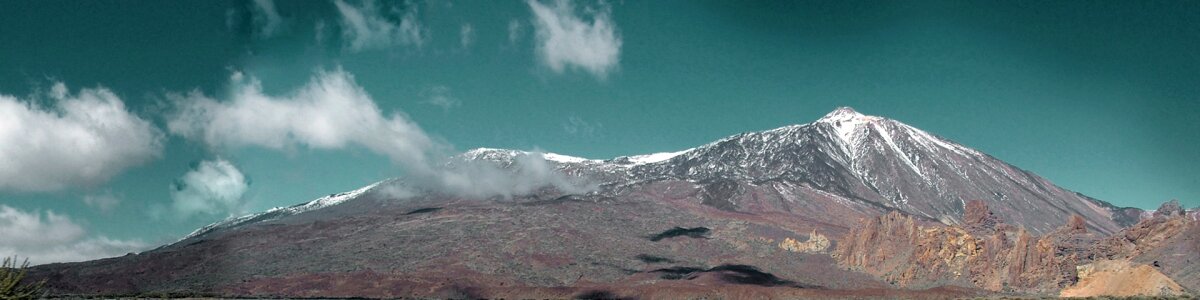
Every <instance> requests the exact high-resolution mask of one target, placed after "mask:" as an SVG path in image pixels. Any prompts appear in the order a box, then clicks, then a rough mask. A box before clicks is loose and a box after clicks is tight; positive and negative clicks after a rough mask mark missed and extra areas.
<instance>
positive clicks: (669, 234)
mask: <svg viewBox="0 0 1200 300" xmlns="http://www.w3.org/2000/svg"><path fill="white" fill-rule="evenodd" d="M709 231H710V230H709V229H708V227H692V228H685V227H678V226H677V227H675V228H671V229H667V231H663V232H662V233H659V234H656V235H653V236H650V241H654V242H657V241H661V240H663V239H669V238H673V237H677V236H686V237H690V238H694V239H706V238H708V232H709Z"/></svg>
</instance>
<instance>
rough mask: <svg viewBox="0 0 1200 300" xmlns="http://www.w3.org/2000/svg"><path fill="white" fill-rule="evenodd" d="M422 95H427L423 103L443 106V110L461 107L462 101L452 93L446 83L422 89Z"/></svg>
mask: <svg viewBox="0 0 1200 300" xmlns="http://www.w3.org/2000/svg"><path fill="white" fill-rule="evenodd" d="M421 96H422V97H425V101H423V102H422V103H425V104H429V105H433V106H437V107H441V108H442V110H443V111H448V110H450V109H451V108H455V107H459V106H461V105H462V101H460V100H458V98H455V97H454V96H453V95H451V94H450V88H449V87H447V86H444V85H435V86H431V87H429V88H426V89H425V90H424V91H421Z"/></svg>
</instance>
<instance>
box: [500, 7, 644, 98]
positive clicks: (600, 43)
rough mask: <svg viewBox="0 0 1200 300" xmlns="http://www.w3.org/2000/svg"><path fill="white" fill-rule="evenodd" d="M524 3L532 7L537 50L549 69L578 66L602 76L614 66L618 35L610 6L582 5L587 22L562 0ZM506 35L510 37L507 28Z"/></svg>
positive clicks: (563, 69)
mask: <svg viewBox="0 0 1200 300" xmlns="http://www.w3.org/2000/svg"><path fill="white" fill-rule="evenodd" d="M526 3H527V4H529V8H530V9H531V10H533V16H534V18H533V27H534V29H535V31H536V37H537V53H538V55H539V57H540V58H541V62H542V63H543V64H545V65H546V66H548V67H550V69H551V70H554V71H555V72H558V73H562V72H563V71H565V70H566V69H567V68H579V69H582V70H584V71H587V72H589V73H592V75H595V76H596V77H599V78H601V79H603V78H605V77H607V76H608V73H609V72H611V71H612V70H613V69H615V68H616V67H617V62H618V60H619V59H620V55H621V37H620V36H618V35H617V28H616V24H615V23H613V20H612V12H611V8H609V7H608V6H606V5H600V7H598V8H596V7H586V8H585V9H584V12H585V15H590V17H591V20H590V22H589V21H588V20H584V19H583V18H581V17H579V16H576V15H575V8H574V7H573V6H572V5H571V2H568V1H566V0H558V1H553V2H550V3H549V4H543V3H542V2H539V1H536V0H527V1H526ZM509 28H510V29H511V28H513V27H512V25H510V27H509ZM509 38H510V39H513V37H512V34H511V30H510V35H509Z"/></svg>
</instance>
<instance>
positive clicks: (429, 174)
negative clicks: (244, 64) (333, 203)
mask: <svg viewBox="0 0 1200 300" xmlns="http://www.w3.org/2000/svg"><path fill="white" fill-rule="evenodd" d="M233 81H234V86H233V91H232V93H231V95H232V97H231V99H228V100H227V101H217V100H215V99H212V98H208V97H207V96H204V95H202V94H200V93H198V92H192V93H190V94H188V95H183V96H181V95H175V96H172V97H171V98H174V99H175V100H176V101H175V102H176V105H177V106H178V107H177V108H176V109H177V111H176V112H174V114H173V115H172V116H170V117H169V118H168V128H169V129H170V132H171V133H173V134H177V135H180V136H183V137H185V138H189V139H193V140H200V141H203V142H205V143H206V144H208V145H209V146H211V147H215V148H224V147H245V146H255V147H264V148H269V149H277V150H285V149H291V148H296V147H307V148H310V149H329V150H334V149H344V148H347V147H363V148H366V149H367V150H370V151H372V152H374V153H376V154H380V155H383V156H386V157H388V158H389V159H390V160H391V161H392V162H393V163H394V164H395V165H397V166H400V167H402V168H403V169H404V170H405V171H406V172H407V173H406V175H407V176H406V178H407V179H410V181H411V182H416V183H418V184H419V185H421V187H422V188H430V189H437V190H439V191H442V192H447V193H452V194H457V195H465V196H473V197H486V196H489V195H505V196H508V195H515V194H520V193H525V192H528V191H529V188H528V187H529V186H546V185H551V186H555V187H558V188H559V189H561V190H572V191H574V190H579V189H578V188H576V187H575V186H573V185H568V184H567V183H568V182H574V181H571V180H568V179H562V178H559V177H556V176H558V175H555V176H551V175H550V174H558V172H556V171H554V170H552V168H549V167H548V166H547V165H546V163H545V161H544V160H543V161H542V162H541V164H538V163H537V162H525V163H524V164H523V166H525V167H524V168H518V169H517V170H518V173H515V174H514V173H512V170H508V169H504V167H503V166H496V165H494V164H490V163H476V162H459V163H458V164H457V165H456V166H455V168H447V165H448V163H449V162H450V161H452V160H453V159H452V158H451V157H452V156H453V151H451V150H450V149H452V147H451V146H450V145H448V144H446V143H444V142H441V141H440V140H438V139H434V138H432V137H430V136H429V135H428V134H427V133H426V132H425V131H424V130H422V129H421V128H420V127H419V126H417V124H416V123H414V122H412V121H411V120H409V119H408V118H407V116H405V115H404V114H403V113H399V112H396V113H393V114H391V115H390V116H386V117H385V116H384V114H383V112H381V111H380V109H379V108H378V107H377V106H376V105H375V101H374V100H372V99H371V97H370V95H368V94H367V93H366V91H364V90H363V89H362V88H361V87H359V86H358V85H357V84H356V83H355V82H354V76H353V75H351V74H349V73H346V72H345V71H342V70H337V71H333V72H318V73H317V75H316V76H314V77H313V78H312V79H311V80H310V81H309V82H308V84H306V85H305V86H303V87H301V88H299V89H297V90H295V91H293V92H290V93H287V94H286V95H284V96H271V95H266V94H263V92H262V87H261V83H260V82H259V81H258V80H256V79H254V78H250V77H248V76H243V75H241V74H234V76H233ZM445 92H446V93H448V89H447V90H446V91H445ZM448 99H452V98H448ZM455 101H457V100H455ZM524 159H534V158H524ZM536 159H538V160H541V158H540V156H537V158H536ZM559 175H561V174H559Z"/></svg>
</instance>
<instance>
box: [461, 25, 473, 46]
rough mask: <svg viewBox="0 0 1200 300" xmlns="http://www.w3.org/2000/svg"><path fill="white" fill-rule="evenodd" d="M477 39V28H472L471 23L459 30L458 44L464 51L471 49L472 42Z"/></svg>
mask: <svg viewBox="0 0 1200 300" xmlns="http://www.w3.org/2000/svg"><path fill="white" fill-rule="evenodd" d="M474 39H475V28H474V27H471V23H464V24H462V26H461V27H459V29H458V44H459V46H462V48H463V50H466V49H468V48H471V42H472V41H474Z"/></svg>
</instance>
